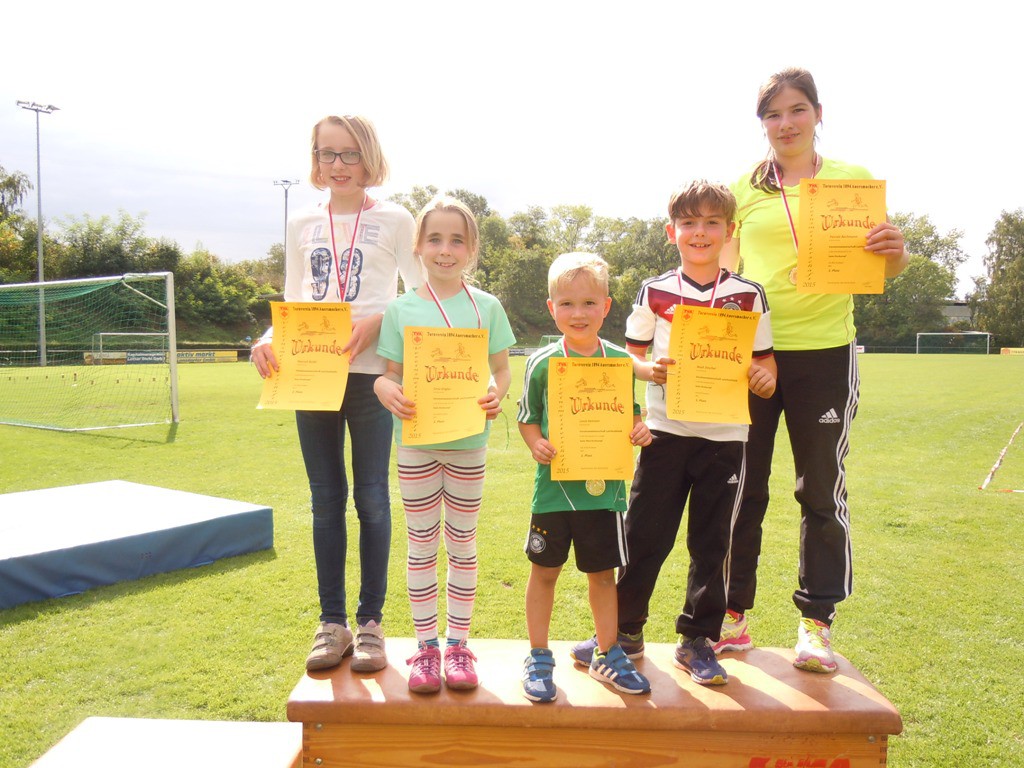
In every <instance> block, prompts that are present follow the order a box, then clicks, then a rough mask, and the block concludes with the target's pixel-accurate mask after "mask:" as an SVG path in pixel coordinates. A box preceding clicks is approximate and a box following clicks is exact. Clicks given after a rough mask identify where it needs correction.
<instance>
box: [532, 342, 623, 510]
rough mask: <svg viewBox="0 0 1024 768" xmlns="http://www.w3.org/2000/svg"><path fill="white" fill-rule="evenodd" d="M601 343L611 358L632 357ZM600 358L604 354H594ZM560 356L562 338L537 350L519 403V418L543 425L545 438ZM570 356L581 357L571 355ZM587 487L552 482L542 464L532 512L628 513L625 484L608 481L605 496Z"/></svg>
mask: <svg viewBox="0 0 1024 768" xmlns="http://www.w3.org/2000/svg"><path fill="white" fill-rule="evenodd" d="M601 343H602V345H603V346H604V350H605V354H607V355H608V357H629V353H628V352H626V350H624V349H623V348H622V347H618V346H616V345H615V344H611V343H609V342H607V341H603V340H602V342H601ZM600 356H601V353H600V351H599V352H598V353H597V354H595V355H592V357H600ZM559 357H565V351H564V350H563V348H562V341H561V339H559V340H558V341H557V342H554V343H552V344H548V345H547V346H546V347H542V348H541V349H539V350H537V351H536V352H535V353H534V354H533V355H531V356H530V359H529V360H527V361H526V376H525V381H524V383H523V397H522V399H521V400H520V401H519V414H518V416H517V417H516V419H517V420H518V421H519V422H520V423H523V424H539V425H540V432H541V434H542V435H543V436H544V438H545V439H547V437H548V363H549V361H550V360H551V359H552V358H559ZM569 357H581V355H577V354H575V353H571V354H570V355H569ZM633 413H634V414H639V413H640V405H639V404H638V403H636V402H635V401H634V402H633ZM595 479H596V478H595ZM586 485H587V484H586V482H585V481H583V480H561V481H558V480H552V479H551V465H550V464H540V463H538V464H537V472H536V475H535V476H534V483H533V504H532V506H531V510H532V512H533V513H534V514H543V513H545V512H565V511H567V510H570V509H577V510H579V509H614V510H616V511H619V512H624V511H625V510H626V483H625V482H624V481H622V480H608V481H606V482H605V488H604V493H602V494H600V495H598V496H594V495H591V494H590V493H589V492H588V491H587V488H586Z"/></svg>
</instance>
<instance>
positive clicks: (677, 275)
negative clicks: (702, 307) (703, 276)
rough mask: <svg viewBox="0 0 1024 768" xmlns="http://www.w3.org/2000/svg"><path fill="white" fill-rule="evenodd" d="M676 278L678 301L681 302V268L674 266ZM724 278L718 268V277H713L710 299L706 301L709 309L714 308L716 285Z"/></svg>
mask: <svg viewBox="0 0 1024 768" xmlns="http://www.w3.org/2000/svg"><path fill="white" fill-rule="evenodd" d="M676 279H677V280H678V281H679V303H680V304H682V303H683V268H682V267H676ZM724 279H725V275H724V273H723V271H722V270H718V277H717V278H715V284H714V286H712V288H711V300H710V301H709V302H708V307H710V308H711V309H714V308H715V294H716V293H718V286H720V285H721V284H722V280H724Z"/></svg>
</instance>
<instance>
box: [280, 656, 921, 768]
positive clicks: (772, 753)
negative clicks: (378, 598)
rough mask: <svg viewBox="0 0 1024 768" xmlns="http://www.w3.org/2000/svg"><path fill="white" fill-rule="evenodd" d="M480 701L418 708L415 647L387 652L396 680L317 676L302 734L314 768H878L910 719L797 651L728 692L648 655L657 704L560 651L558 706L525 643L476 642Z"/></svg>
mask: <svg viewBox="0 0 1024 768" xmlns="http://www.w3.org/2000/svg"><path fill="white" fill-rule="evenodd" d="M470 647H471V648H472V650H473V652H474V653H475V654H476V655H477V657H478V662H477V672H478V675H479V677H480V687H479V688H477V689H476V690H474V691H449V690H448V689H447V688H442V689H441V692H440V693H437V694H427V695H421V694H414V693H410V692H409V689H408V674H409V667H408V666H407V665H406V663H405V660H406V659H407V658H409V657H410V656H412V654H413V653H414V652H415V643H414V641H413V640H411V639H392V638H388V640H387V650H388V661H389V665H388V667H387V668H385V669H383V670H381V671H380V672H377V673H373V674H358V673H354V672H352V671H351V669H349V663H348V661H347V660H346V661H344V662H342V664H341V666H339V667H336V668H335V669H333V670H327V671H325V672H312V673H306V674H305V675H304V676H303V677H302V679H300V680H299V682H298V684H297V685H296V686H295V689H294V690H293V691H292V694H291V696H290V697H289V700H288V719H289V720H291V721H293V722H301V723H302V752H303V765H304V766H306V767H307V768H308V767H310V766H317V767H319V766H322V767H323V768H333V767H334V766H338V767H339V768H340V766H349V765H360V764H362V765H373V766H375V768H389V767H391V766H395V767H396V768H397V767H398V766H402V767H403V768H405V767H406V766H434V767H441V766H444V767H445V768H450V767H451V766H510V767H514V768H599V767H602V766H607V767H608V768H611V767H612V766H615V768H625V767H629V768H648V767H649V766H659V767H660V766H676V765H677V766H688V768H712V767H716V768H717V767H719V766H736V767H737V768H868V767H869V766H870V768H877V766H880V765H885V764H886V753H887V746H888V737H889V735H890V734H898V733H900V731H902V729H903V723H902V720H901V718H900V715H899V712H897V711H896V709H895V708H894V707H893V705H892V704H891V703H889V701H888V700H887V699H886V698H885V697H884V696H882V694H881V693H879V692H878V691H877V690H876V689H875V688H874V687H873V686H872V685H871V684H870V683H869V682H868V681H867V680H866V679H865V678H864V676H863V675H861V674H860V673H859V672H858V671H857V670H856V669H854V668H853V666H852V665H851V664H850V663H849V662H848V661H847V660H846V659H844V658H842V657H838V661H839V670H838V671H837V672H835V673H834V674H831V675H819V674H814V673H809V672H803V671H800V670H798V669H795V668H794V667H793V666H792V653H793V652H792V651H791V650H788V649H786V650H783V649H776V648H761V649H755V650H751V651H746V652H744V653H729V654H724V655H723V656H722V657H721V661H722V665H723V666H724V667H725V669H726V670H727V671H728V673H729V683H728V684H727V685H724V686H708V687H705V686H700V685H697V684H696V683H694V682H693V681H691V680H690V677H689V675H688V674H687V673H685V672H683V671H682V670H679V669H677V668H676V667H675V666H674V665H673V663H672V656H673V646H672V645H670V644H665V643H656V644H655V643H652V644H648V645H647V648H646V654H645V656H644V658H643V659H641V660H640V661H638V662H637V668H638V669H639V670H640V671H641V672H642V673H643V674H644V675H646V676H647V678H648V679H649V680H650V681H651V688H652V690H651V693H650V695H646V696H631V695H628V694H623V693H619V692H617V691H615V690H613V689H612V688H610V687H609V686H606V685H604V684H602V683H599V682H598V681H596V680H594V679H592V678H591V677H590V676H589V675H588V674H587V670H586V669H585V668H582V667H574V666H573V663H572V659H570V658H569V649H570V648H571V647H572V644H571V643H568V642H561V643H553V644H552V650H553V651H554V654H555V660H556V663H557V666H556V667H555V684H556V685H557V686H558V689H559V693H558V699H557V701H555V702H552V703H549V704H538V703H534V702H530V701H528V700H527V699H526V698H525V697H524V696H523V695H522V685H521V681H520V675H521V673H522V667H523V659H524V658H525V657H526V655H527V653H528V652H529V648H528V644H527V642H526V641H525V640H477V639H473V640H472V641H471V643H470Z"/></svg>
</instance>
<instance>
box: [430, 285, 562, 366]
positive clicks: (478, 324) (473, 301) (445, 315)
mask: <svg viewBox="0 0 1024 768" xmlns="http://www.w3.org/2000/svg"><path fill="white" fill-rule="evenodd" d="M461 282H462V289H463V290H464V291H465V292H466V295H467V296H469V303H470V304H472V305H473V311H474V312H476V327H477V328H483V327H484V325H483V319H482V318H481V317H480V307H478V306H477V305H476V299H474V298H473V294H472V293H470V292H469V286H468V285H466V281H465V280H463V281H461ZM425 285H426V286H427V290H428V291H429V292H430V298H432V299H433V300H434V303H435V304H436V305H437V309H438V311H440V313H441V317H443V318H444V322H445V324H446V325H447V326H448V327H449V328H451V327H452V321H451V319H450V318H449V317H448V313H447V312H445V311H444V307H442V306H441V300H440V299H439V298H437V294H436V293H434V289H433V288H431V287H430V281H429V280H428V281H427V282H426V283H425ZM566 357H568V355H566Z"/></svg>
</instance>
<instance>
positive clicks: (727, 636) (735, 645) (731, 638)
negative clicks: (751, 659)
mask: <svg viewBox="0 0 1024 768" xmlns="http://www.w3.org/2000/svg"><path fill="white" fill-rule="evenodd" d="M748 626H749V625H748V623H747V617H746V616H745V615H744V614H742V613H736V611H726V612H725V619H724V620H723V621H722V634H721V636H720V637H719V640H718V642H717V643H715V644H714V645H713V647H714V649H715V653H725V652H726V651H748V650H750V649H751V648H753V647H754V643H753V641H752V640H751V639H750V632H749V630H748Z"/></svg>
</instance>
